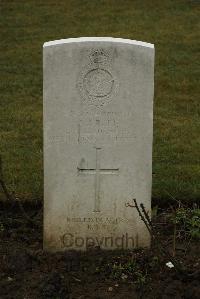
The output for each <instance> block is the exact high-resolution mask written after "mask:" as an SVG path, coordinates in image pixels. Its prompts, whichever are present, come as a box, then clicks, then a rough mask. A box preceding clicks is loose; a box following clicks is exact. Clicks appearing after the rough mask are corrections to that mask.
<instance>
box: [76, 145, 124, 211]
mask: <svg viewBox="0 0 200 299" xmlns="http://www.w3.org/2000/svg"><path fill="white" fill-rule="evenodd" d="M95 150H96V167H95V168H82V167H81V168H79V167H78V172H79V173H83V174H89V175H90V174H93V175H95V202H94V212H100V176H101V175H103V174H110V175H111V174H114V175H116V174H118V172H119V168H112V169H110V168H101V166H100V164H101V161H100V151H101V148H100V147H96V148H95Z"/></svg>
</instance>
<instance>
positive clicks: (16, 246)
mask: <svg viewBox="0 0 200 299" xmlns="http://www.w3.org/2000/svg"><path fill="white" fill-rule="evenodd" d="M166 219H167V217H166V212H164V211H159V213H158V214H157V216H156V217H155V219H154V225H155V228H156V231H157V233H158V236H159V239H161V242H162V244H163V245H162V246H164V248H165V250H166V249H167V250H168V251H169V254H172V248H173V246H172V240H173V226H172V224H170V223H168V222H167V220H166ZM156 244H157V241H156V242H155V241H152V247H151V249H136V250H133V251H125V252H122V251H101V250H100V249H98V248H97V249H91V250H88V251H87V252H86V253H81V252H62V253H47V252H44V251H43V250H42V209H41V204H40V203H37V204H36V203H35V204H32V203H24V204H23V206H22V205H21V204H19V203H18V202H12V203H10V202H9V201H7V202H0V298H1V299H4V298H7V299H8V298H9V299H11V298H13V299H18V298H19V299H36V298H47V299H48V298H54V299H64V298H67V299H74V298H76V299H78V298H79V299H85V298H88V299H89V298H96V299H106V298H116V299H120V298H121V299H124V298H126V299H128V298H149V299H153V298H154V299H156V298H159V299H160V298H163V299H167V298H185V299H199V298H200V247H199V241H198V240H196V241H195V240H191V239H190V240H189V241H188V240H187V239H181V238H179V237H177V241H176V250H175V251H174V254H175V258H176V261H178V263H179V264H180V265H181V271H180V269H177V267H173V268H169V267H167V266H166V263H167V262H169V261H170V256H166V255H165V254H163V253H162V248H161V250H159V249H158V248H159V246H160V245H156ZM158 244H159V242H158Z"/></svg>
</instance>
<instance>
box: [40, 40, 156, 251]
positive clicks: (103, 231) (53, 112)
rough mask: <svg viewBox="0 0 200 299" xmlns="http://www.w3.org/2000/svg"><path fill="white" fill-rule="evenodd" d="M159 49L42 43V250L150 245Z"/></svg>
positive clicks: (134, 44)
mask: <svg viewBox="0 0 200 299" xmlns="http://www.w3.org/2000/svg"><path fill="white" fill-rule="evenodd" d="M153 92H154V46H153V45H152V44H149V43H145V42H139V41H133V40H127V39H120V38H72V39H65V40H58V41H51V42H47V43H45V44H44V248H45V249H47V250H54V251H55V250H71V249H75V250H86V249H87V248H92V247H100V248H102V249H116V248H118V249H122V248H123V249H130V248H135V247H137V246H149V244H150V236H149V233H148V231H147V229H146V227H145V225H144V223H143V222H142V221H141V219H140V217H139V216H138V214H137V211H136V209H135V208H131V207H127V203H130V202H131V203H132V199H133V198H135V199H136V200H137V202H138V204H139V203H141V202H142V203H143V204H144V205H145V208H146V210H147V211H148V212H149V213H150V209H151V177H152V135H153V134H152V133H153V125H152V123H153Z"/></svg>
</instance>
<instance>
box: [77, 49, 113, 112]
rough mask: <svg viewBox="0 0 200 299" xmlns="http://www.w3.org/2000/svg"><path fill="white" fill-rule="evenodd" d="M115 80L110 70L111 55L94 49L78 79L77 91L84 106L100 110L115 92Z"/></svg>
mask: <svg viewBox="0 0 200 299" xmlns="http://www.w3.org/2000/svg"><path fill="white" fill-rule="evenodd" d="M117 86H118V84H117V79H116V77H115V76H114V74H113V70H112V57H111V54H110V53H108V52H106V51H105V50H103V49H94V50H92V51H91V53H90V54H89V57H88V64H86V65H85V66H84V67H83V70H82V73H81V74H80V76H79V79H78V89H79V92H80V95H81V98H82V99H83V103H84V104H85V105H92V106H95V107H97V108H101V107H103V106H104V105H106V104H108V103H109V102H110V101H111V100H112V99H113V97H114V95H115V94H116V91H117Z"/></svg>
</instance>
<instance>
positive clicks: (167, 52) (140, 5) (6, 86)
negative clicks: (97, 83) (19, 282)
mask: <svg viewBox="0 0 200 299" xmlns="http://www.w3.org/2000/svg"><path fill="white" fill-rule="evenodd" d="M0 6H1V12H0V14H1V17H0V25H1V77H2V79H1V98H0V154H1V156H2V159H3V162H4V173H5V179H6V182H7V184H8V187H9V189H10V190H15V191H16V193H17V194H18V196H19V197H21V198H26V199H34V198H42V196H43V169H42V45H43V43H44V42H45V41H49V40H55V39H61V38H69V37H79V36H113V37H122V38H130V39H136V40H141V41H147V42H150V43H154V44H155V48H156V66H155V106H154V153H153V173H154V174H153V197H154V198H157V199H162V200H163V201H165V200H168V199H169V198H170V195H169V194H171V195H172V196H174V197H176V198H177V199H182V200H198V199H199V198H200V118H199V117H200V115H199V114H200V109H199V98H198V94H199V84H198V81H197V80H198V75H199V74H198V71H199V66H198V49H199V46H200V44H199V40H200V38H199V35H198V33H199V32H200V28H199V23H198V20H199V11H200V5H199V4H198V1H192V0H191V1H190V0H185V1H183V0H162V1H160V0H59V1H56V0H51V1H50V0H45V1H40V0H38V1H36V0H20V1H18V0H15V1H14V0H13V1H11V0H9V1H8V0H2V1H1V4H0Z"/></svg>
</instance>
